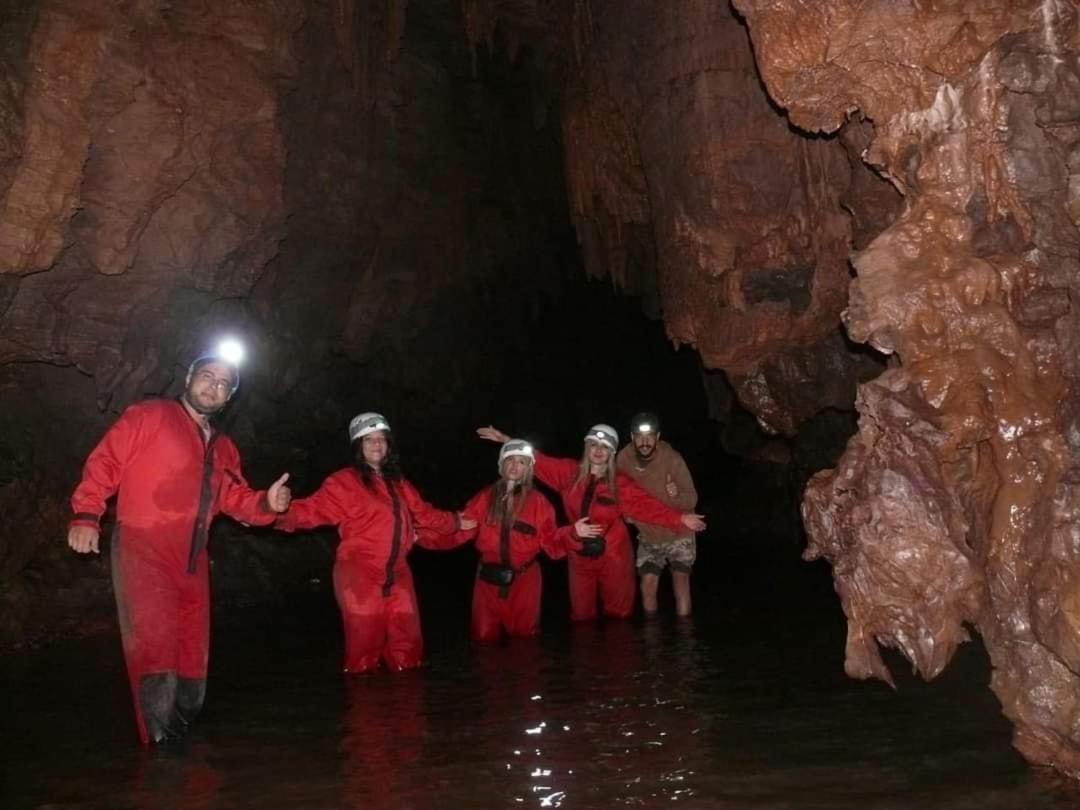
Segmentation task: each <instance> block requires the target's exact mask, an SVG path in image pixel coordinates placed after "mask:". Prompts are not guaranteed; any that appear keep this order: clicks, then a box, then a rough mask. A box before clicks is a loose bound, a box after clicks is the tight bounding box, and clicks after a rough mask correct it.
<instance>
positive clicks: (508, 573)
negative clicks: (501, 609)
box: [476, 557, 536, 599]
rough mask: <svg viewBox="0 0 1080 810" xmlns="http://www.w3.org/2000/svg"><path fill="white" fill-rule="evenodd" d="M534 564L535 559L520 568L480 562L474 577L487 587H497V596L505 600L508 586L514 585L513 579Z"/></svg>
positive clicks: (508, 589)
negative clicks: (486, 584) (478, 578)
mask: <svg viewBox="0 0 1080 810" xmlns="http://www.w3.org/2000/svg"><path fill="white" fill-rule="evenodd" d="M535 563H536V557H533V558H532V559H531V560H529V561H528V562H527V563H525V564H524V565H523V566H521V567H520V568H514V567H512V566H509V565H500V564H499V563H486V562H482V563H480V567H479V568H478V569H477V571H476V575H477V576H478V577H480V579H482V580H483V581H484V582H486V583H488V584H489V585H498V586H499V596H500V597H502V598H503V599H505V598H506V597H507V595H508V594H509V593H510V586H511V585H513V584H514V578H515V577H516V576H518V574H523V573H525V572H526V571H527V570H529V569H530V568H531V567H532V566H533V565H534V564H535Z"/></svg>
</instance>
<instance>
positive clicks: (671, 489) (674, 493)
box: [664, 473, 679, 498]
mask: <svg viewBox="0 0 1080 810" xmlns="http://www.w3.org/2000/svg"><path fill="white" fill-rule="evenodd" d="M664 489H666V490H667V494H668V497H671V498H678V497H679V488H678V487H677V486H675V482H674V481H672V480H671V473H668V477H667V484H665V485H664Z"/></svg>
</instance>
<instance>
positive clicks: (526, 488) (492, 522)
mask: <svg viewBox="0 0 1080 810" xmlns="http://www.w3.org/2000/svg"><path fill="white" fill-rule="evenodd" d="M507 460H508V459H504V460H503V465H505V464H506V461H507ZM500 472H502V470H500ZM532 488H533V465H532V462H531V461H530V462H529V468H528V470H527V471H526V473H525V477H524V478H522V479H521V482H520V483H519V484H518V485H517V486H515V487H514V488H513V489H510V483H509V480H508V479H507V478H506V477H505V476H502V475H500V476H499V480H498V481H496V482H495V483H494V484H492V485H491V504H490V505H489V506H488V510H487V516H486V518H485V519H486V520H487V524H488V525H489V526H501V525H502V522H503V521H504V520H506V519H507V517H509V518H510V519H511V520H517V516H518V515H519V514H520V513H521V507H522V506H523V505H524V504H525V501H526V499H527V498H528V497H529V493H530V492H532Z"/></svg>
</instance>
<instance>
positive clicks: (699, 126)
mask: <svg viewBox="0 0 1080 810" xmlns="http://www.w3.org/2000/svg"><path fill="white" fill-rule="evenodd" d="M587 8H588V23H589V24H588V25H587V26H586V27H585V31H584V33H583V34H580V35H579V36H578V37H577V39H576V40H575V45H576V47H575V48H574V50H573V53H574V61H573V64H572V65H570V66H569V67H568V68H567V78H566V90H565V96H564V99H563V107H562V108H563V131H564V133H565V134H564V141H565V144H566V146H565V149H566V166H567V169H566V173H567V183H568V186H569V188H568V193H569V195H570V203H571V211H572V214H573V217H574V222H575V225H576V227H577V231H578V236H579V240H580V242H581V245H582V252H583V254H584V258H585V261H586V266H587V268H588V270H589V271H590V272H592V273H594V274H597V275H610V276H611V277H612V278H613V279H614V280H615V281H616V282H617V283H619V284H620V285H623V286H624V287H625V288H626V289H627V290H628V291H629V292H631V293H637V294H642V295H644V296H645V297H646V300H648V299H649V298H651V297H655V298H656V299H657V304H658V306H657V309H658V311H659V312H660V313H662V316H663V319H664V323H665V326H666V328H667V332H668V335H669V337H670V338H671V339H672V340H673V341H674V342H676V343H677V344H679V343H685V344H689V345H692V346H694V347H695V348H696V349H697V350H698V351H699V352H700V354H701V357H702V360H703V364H704V366H705V367H706V368H709V369H722V370H723V371H724V372H725V374H726V377H727V378H728V380H729V381H730V383H731V385H732V387H733V389H734V392H735V394H736V397H737V399H738V402H739V403H740V404H741V405H742V406H743V407H745V408H747V409H748V410H749V411H750V412H752V413H753V414H754V415H755V416H756V417H757V419H758V422H759V424H760V426H761V427H762V428H763V429H764V430H765V431H766V432H767V433H770V434H781V435H785V436H793V435H795V433H796V432H797V429H798V426H799V425H800V424H802V423H803V422H805V421H806V420H808V419H810V418H811V417H813V416H814V414H816V413H818V412H819V411H821V410H822V409H824V408H828V407H841V408H848V409H850V407H851V402H852V401H853V399H854V392H855V385H856V383H857V382H858V381H859V380H863V379H868V378H870V377H873V376H875V375H876V374H877V373H878V372H879V371H880V364H879V363H878V362H876V361H875V360H874V359H873V357H872V355H871V353H866V352H863V353H860V352H858V351H854V352H853V351H851V350H850V348H849V347H848V346H847V345H845V343H844V340H843V339H842V337H841V335H840V332H839V330H838V324H839V318H840V313H841V311H842V309H843V308H844V306H845V305H846V303H847V288H848V281H849V265H848V252H849V245H850V243H851V241H852V239H853V238H856V236H857V234H856V231H858V232H859V234H861V233H862V232H863V231H865V230H867V229H873V228H874V226H875V225H878V224H879V223H881V222H883V221H888V219H889V218H890V216H891V215H892V213H893V212H894V211H895V209H896V207H897V202H898V200H899V195H897V194H896V192H895V191H893V190H891V189H890V188H889V187H888V186H887V184H885V183H883V182H882V181H881V180H880V178H877V177H875V176H874V175H873V173H872V172H870V171H869V170H868V168H867V167H866V166H865V165H864V164H863V163H862V161H861V160H852V159H851V153H852V151H853V150H854V149H857V148H858V147H859V145H860V144H859V141H860V138H865V135H864V134H863V133H864V126H865V125H864V124H863V123H862V122H854V123H853V124H852V127H851V132H850V133H845V137H844V138H808V137H806V136H805V135H804V134H800V133H798V132H795V131H794V130H792V128H791V127H790V125H789V123H788V121H787V120H786V119H785V118H784V116H783V115H782V114H780V112H779V111H778V110H777V109H776V108H775V106H774V105H773V104H772V102H771V101H770V100H769V98H768V96H767V94H766V93H765V91H764V90H763V88H762V87H761V84H760V79H759V76H758V73H757V68H756V65H755V62H754V55H753V52H752V50H751V48H750V43H749V39H748V36H747V30H746V28H745V27H744V25H743V24H742V23H741V21H740V20H739V19H738V18H737V17H736V16H735V14H734V13H733V11H732V9H731V8H730V7H729V6H728V5H727V4H725V3H714V2H685V3H677V4H672V3H650V2H629V3H626V2H598V1H597V0H592V2H590V3H588V4H587ZM852 211H857V212H859V213H864V212H865V215H864V216H862V217H860V218H857V219H855V220H854V222H853V216H852ZM643 257H644V258H643ZM643 268H644V269H643ZM649 271H651V272H649ZM715 416H716V417H717V418H720V419H724V418H725V417H726V414H724V413H722V412H718V413H716V414H715Z"/></svg>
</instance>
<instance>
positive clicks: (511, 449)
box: [499, 439, 536, 472]
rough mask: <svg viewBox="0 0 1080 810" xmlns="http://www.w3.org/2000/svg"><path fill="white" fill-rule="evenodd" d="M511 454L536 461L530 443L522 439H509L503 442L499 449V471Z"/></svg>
mask: <svg viewBox="0 0 1080 810" xmlns="http://www.w3.org/2000/svg"><path fill="white" fill-rule="evenodd" d="M513 456H520V457H521V458H527V459H528V460H529V461H530V462H533V461H536V453H535V452H534V451H533V446H532V445H531V444H529V443H528V442H527V441H525V440H524V439H511V440H510V441H508V442H504V443H503V446H502V447H501V448H500V449H499V472H502V465H503V462H504V461H506V460H507V459H508V458H511V457H513Z"/></svg>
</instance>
